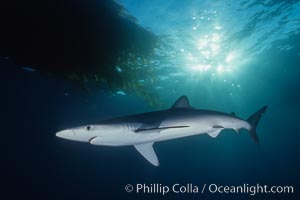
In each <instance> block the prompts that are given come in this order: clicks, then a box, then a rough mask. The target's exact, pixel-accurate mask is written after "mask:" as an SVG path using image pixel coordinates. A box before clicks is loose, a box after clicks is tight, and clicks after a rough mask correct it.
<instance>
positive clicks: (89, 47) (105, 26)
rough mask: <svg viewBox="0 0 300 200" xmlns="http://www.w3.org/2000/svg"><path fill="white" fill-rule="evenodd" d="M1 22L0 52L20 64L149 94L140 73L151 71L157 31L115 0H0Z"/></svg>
mask: <svg viewBox="0 0 300 200" xmlns="http://www.w3.org/2000/svg"><path fill="white" fill-rule="evenodd" d="M0 22H1V33H0V34H1V35H2V36H1V37H0V41H1V46H0V55H1V56H8V57H10V58H11V59H12V60H13V61H14V62H15V63H17V64H18V65H20V66H32V67H34V68H35V69H36V70H39V71H42V72H45V73H48V74H53V75H59V76H61V77H64V78H66V79H68V80H71V81H73V82H74V83H75V84H77V85H79V86H81V87H83V88H86V89H88V88H89V86H92V87H93V86H96V87H102V88H107V90H108V91H117V90H124V91H126V92H133V93H135V94H138V95H141V96H143V97H145V98H146V99H150V98H149V97H150V96H152V95H153V94H150V92H149V90H147V88H146V87H145V85H144V82H143V81H144V80H141V77H140V75H141V74H143V79H151V78H153V77H154V76H153V74H151V72H153V70H152V69H151V65H150V64H149V60H150V59H149V58H150V57H151V56H152V55H153V49H154V48H155V47H156V46H157V44H158V43H159V41H158V37H157V36H156V35H154V34H153V33H151V32H150V31H148V30H145V29H144V28H142V27H141V26H139V25H138V24H137V23H135V19H134V18H133V17H131V16H129V15H128V14H127V13H126V10H125V9H124V7H122V6H121V5H120V4H118V3H116V2H115V1H110V0H100V1H96V0H86V1H82V0H72V1H71V0H43V1H40V0H28V1H23V0H9V1H6V2H2V3H1V6H0ZM152 99H153V98H152ZM151 103H152V104H157V102H151Z"/></svg>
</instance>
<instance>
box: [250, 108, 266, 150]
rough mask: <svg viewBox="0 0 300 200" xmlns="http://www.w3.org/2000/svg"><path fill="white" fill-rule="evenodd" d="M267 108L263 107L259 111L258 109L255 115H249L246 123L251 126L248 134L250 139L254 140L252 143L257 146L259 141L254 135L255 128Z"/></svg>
mask: <svg viewBox="0 0 300 200" xmlns="http://www.w3.org/2000/svg"><path fill="white" fill-rule="evenodd" d="M267 108H268V106H264V107H262V108H261V109H259V110H258V111H256V113H254V114H253V115H251V116H250V117H249V118H248V119H247V121H248V122H249V123H250V124H251V128H250V129H249V133H250V135H251V137H252V139H253V140H254V142H255V143H256V144H259V139H258V136H257V134H256V126H257V124H258V122H259V120H260V118H261V116H262V114H263V113H264V112H265V111H266V110H267Z"/></svg>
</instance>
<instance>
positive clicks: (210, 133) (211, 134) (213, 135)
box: [207, 129, 223, 138]
mask: <svg viewBox="0 0 300 200" xmlns="http://www.w3.org/2000/svg"><path fill="white" fill-rule="evenodd" d="M222 130H223V129H216V130H214V131H211V132H208V133H207V134H208V135H209V136H210V137H213V138H215V137H217V136H218V135H219V134H220V132H221V131H222Z"/></svg>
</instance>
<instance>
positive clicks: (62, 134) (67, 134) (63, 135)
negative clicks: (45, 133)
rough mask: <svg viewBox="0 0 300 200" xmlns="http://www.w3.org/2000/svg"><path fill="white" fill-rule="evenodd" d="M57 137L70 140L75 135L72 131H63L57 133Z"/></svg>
mask: <svg viewBox="0 0 300 200" xmlns="http://www.w3.org/2000/svg"><path fill="white" fill-rule="evenodd" d="M55 135H56V136H57V137H60V138H64V139H70V137H72V136H74V135H75V133H74V131H72V130H63V131H59V132H57V133H56V134H55Z"/></svg>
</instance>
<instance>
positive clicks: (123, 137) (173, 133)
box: [56, 96, 267, 166]
mask: <svg viewBox="0 0 300 200" xmlns="http://www.w3.org/2000/svg"><path fill="white" fill-rule="evenodd" d="M266 109H267V106H264V107H262V108H261V109H259V110H258V111H257V112H256V113H254V114H253V115H251V116H250V117H249V118H248V119H247V120H243V119H241V118H239V117H237V116H235V115H234V114H227V113H222V112H217V111H211V110H198V109H195V108H193V107H191V106H190V104H189V100H188V98H187V97H186V96H182V97H180V98H179V99H178V100H177V101H176V102H175V103H174V105H173V106H172V107H171V108H170V109H167V110H162V111H155V112H148V113H141V114H137V115H130V116H125V117H119V118H114V119H110V120H104V121H101V122H99V123H95V124H91V125H86V126H80V127H76V128H72V129H67V130H63V131H60V132H58V133H56V136H58V137H61V138H64V139H69V140H75V141H81V142H88V143H90V144H93V145H104V146H128V145H133V146H134V147H135V148H136V150H137V151H138V152H139V153H141V154H142V155H143V156H144V157H145V158H146V159H147V160H148V161H149V162H150V163H151V164H153V165H155V166H159V161H158V158H157V155H156V153H155V151H154V149H153V144H154V143H155V142H159V141H164V140H170V139H175V138H181V137H187V136H192V135H198V134H208V135H209V136H211V137H217V136H218V135H219V133H220V132H221V131H222V130H223V129H234V130H235V131H236V132H238V133H239V132H240V130H241V129H246V130H248V132H249V133H250V135H251V136H252V138H253V139H254V141H255V142H256V143H257V144H258V143H259V140H258V137H257V134H256V126H257V124H258V122H259V120H260V117H261V115H262V114H263V113H264V112H265V110H266Z"/></svg>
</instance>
